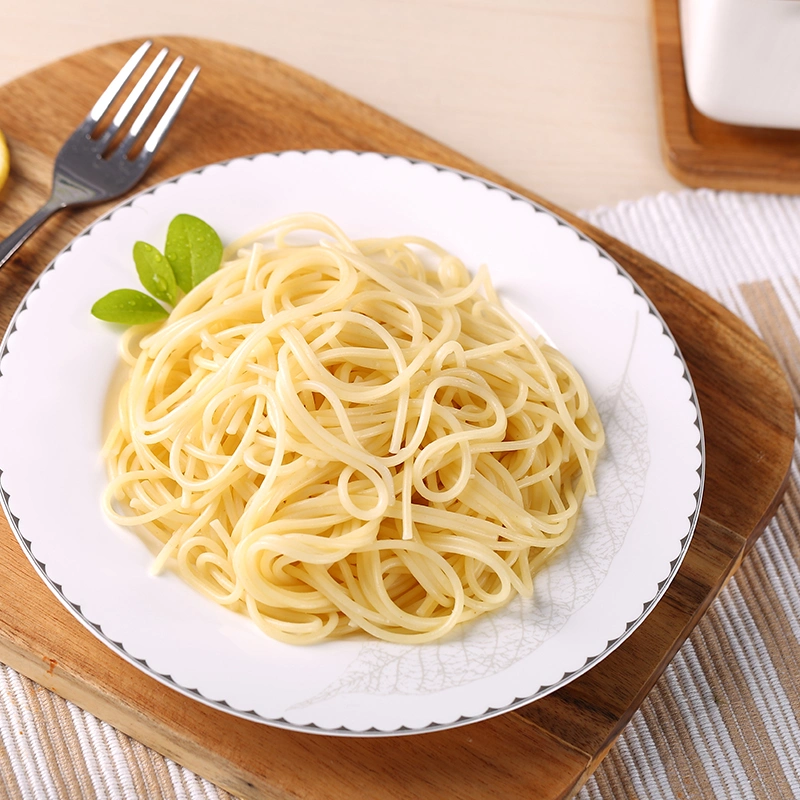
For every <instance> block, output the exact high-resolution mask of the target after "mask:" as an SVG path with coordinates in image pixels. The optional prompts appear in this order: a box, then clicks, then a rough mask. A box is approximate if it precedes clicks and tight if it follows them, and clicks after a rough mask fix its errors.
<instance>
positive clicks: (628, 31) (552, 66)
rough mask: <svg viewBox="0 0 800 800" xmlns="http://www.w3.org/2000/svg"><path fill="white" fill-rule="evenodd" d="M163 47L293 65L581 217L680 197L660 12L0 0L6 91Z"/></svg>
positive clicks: (633, 0)
mask: <svg viewBox="0 0 800 800" xmlns="http://www.w3.org/2000/svg"><path fill="white" fill-rule="evenodd" d="M157 34H179V35H186V36H196V37H204V38H210V39H218V40H222V41H226V42H230V43H233V44H238V45H241V46H243V47H247V48H250V49H253V50H256V51H258V52H260V53H264V54H266V55H269V56H272V57H275V58H278V59H280V60H282V61H284V62H286V63H288V64H290V65H292V66H294V67H298V68H299V69H302V70H305V71H306V72H309V73H310V74H312V75H314V76H316V77H319V78H322V79H323V80H325V81H327V82H329V83H331V84H333V85H334V86H336V87H338V88H340V89H343V90H344V91H346V92H349V93H350V94H352V95H354V96H355V97H357V98H359V99H360V100H363V101H365V102H367V103H369V104H371V105H373V106H375V107H377V108H379V109H380V110H382V111H385V112H387V113H388V114H390V115H392V116H393V117H396V118H397V119H399V120H401V121H402V122H404V123H406V124H409V125H411V126H413V127H415V128H417V129H418V130H420V131H422V132H423V133H426V134H428V135H429V136H432V137H434V138H436V139H438V140H440V141H442V142H444V143H445V144H447V145H448V146H450V147H452V148H454V149H456V150H459V151H461V152H462V153H465V154H466V155H468V156H470V157H471V158H473V159H475V160H476V161H479V162H481V163H483V164H485V165H486V166H487V167H490V168H491V169H493V170H495V171H497V172H499V173H500V174H501V175H505V176H506V177H508V178H510V179H513V180H514V181H516V182H517V183H519V184H521V185H523V186H526V187H528V188H530V189H532V190H534V191H536V192H537V193H538V194H540V195H542V196H544V197H546V198H548V199H550V200H552V201H553V202H555V203H557V204H559V205H561V206H563V207H565V208H567V209H569V210H572V211H578V210H581V209H590V208H595V207H597V206H600V205H613V204H614V203H616V202H618V201H620V200H625V199H635V198H638V197H641V196H643V195H647V194H655V193H657V192H659V191H661V190H667V191H674V190H676V189H677V188H679V184H678V183H677V181H675V180H674V179H673V178H672V177H671V176H670V175H669V174H668V172H667V170H666V168H665V167H664V165H663V162H662V160H661V156H660V150H659V136H658V122H657V115H658V109H657V100H656V79H655V73H654V67H653V58H652V38H651V32H650V2H649V0H225V2H221V0H208V2H202V0H201V1H200V2H198V0H139V2H137V3H136V4H133V5H131V4H126V3H109V2H108V0H23V2H13V0H0V39H1V40H2V45H0V83H5V82H7V81H9V80H11V79H13V78H15V77H18V76H20V75H23V74H24V73H26V72H28V71H30V70H33V69H35V68H37V67H40V66H43V65H45V64H47V63H48V62H50V61H53V60H55V59H58V58H61V57H63V56H66V55H69V54H71V53H75V52H78V51H80V50H84V49H87V48H90V47H93V46H96V45H99V44H104V43H107V42H111V41H115V40H119V39H127V38H132V37H136V36H145V35H157ZM2 127H3V109H2V108H0V129H2Z"/></svg>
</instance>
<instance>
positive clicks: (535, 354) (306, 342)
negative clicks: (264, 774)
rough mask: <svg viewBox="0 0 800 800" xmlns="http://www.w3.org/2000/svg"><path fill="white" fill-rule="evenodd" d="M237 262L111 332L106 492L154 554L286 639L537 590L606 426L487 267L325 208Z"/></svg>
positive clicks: (401, 635) (435, 625)
mask: <svg viewBox="0 0 800 800" xmlns="http://www.w3.org/2000/svg"><path fill="white" fill-rule="evenodd" d="M309 231H313V232H314V241H313V242H308V241H307V240H308V236H309ZM302 232H305V233H302ZM298 236H301V241H297V240H296V237H298ZM290 239H293V240H294V241H292V242H290V241H289V240H290ZM226 259H227V260H226V263H224V264H223V266H222V267H221V269H220V270H219V271H218V272H217V273H215V274H214V275H212V276H211V277H210V278H207V279H206V280H205V281H203V282H202V283H201V284H200V285H199V286H197V287H196V288H195V289H193V290H192V291H191V292H190V293H189V294H187V295H186V296H185V297H184V298H183V299H182V300H181V301H180V302H179V303H178V305H177V306H176V308H175V309H174V311H173V312H172V314H171V315H170V317H169V319H168V320H167V321H166V323H164V324H163V326H161V327H160V328H158V329H157V330H153V329H148V330H146V332H145V334H144V335H142V331H141V329H140V330H138V331H137V330H136V329H132V330H131V332H130V333H129V334H127V335H126V337H125V339H124V346H123V352H124V358H125V359H126V360H127V362H128V363H129V365H130V375H129V378H128V381H127V384H126V385H125V387H124V388H123V390H122V392H121V394H120V397H119V413H118V421H117V423H116V425H115V426H114V429H113V430H112V432H111V434H110V436H109V439H108V441H107V443H106V448H105V453H106V457H107V459H108V467H109V471H110V477H111V480H110V483H109V486H108V490H107V493H106V496H105V500H104V504H105V508H106V511H107V513H108V515H109V517H110V518H111V519H112V520H114V521H115V522H117V523H119V524H121V525H128V526H139V527H141V528H143V529H145V530H146V531H148V532H149V533H150V534H152V535H153V536H155V537H156V538H157V539H158V540H159V542H161V544H162V548H161V551H160V555H159V556H158V558H157V559H156V564H155V566H154V569H155V570H156V571H158V570H160V569H162V568H163V567H164V565H165V564H167V563H170V564H172V565H173V566H174V567H175V568H176V569H177V571H178V572H179V574H180V575H181V576H182V577H183V578H184V579H185V580H186V581H188V582H189V583H190V584H191V585H192V586H194V587H195V588H197V589H198V590H199V591H201V592H202V593H203V594H205V595H207V596H208V597H210V598H211V599H213V600H215V601H216V602H217V603H221V604H223V605H225V606H229V607H231V608H233V609H236V610H239V611H244V612H246V613H247V614H249V615H250V617H251V618H252V619H253V620H254V621H255V622H256V624H257V625H258V626H259V627H260V628H261V629H262V630H263V631H264V632H266V633H267V634H269V635H270V636H272V637H274V638H276V639H280V640H283V641H286V642H293V643H309V642H316V641H319V640H321V639H323V638H325V637H328V636H336V635H342V634H347V633H351V632H354V631H357V630H362V631H366V632H367V633H369V634H371V635H373V636H376V637H378V638H380V639H384V640H388V641H394V642H429V641H432V640H434V639H436V638H438V637H441V636H443V635H445V634H447V633H448V632H449V631H451V630H452V629H453V628H454V627H455V626H456V625H458V624H460V623H462V622H465V621H467V620H470V619H473V618H475V617H477V616H478V615H480V614H483V613H485V612H487V611H490V610H492V609H496V608H499V607H501V606H504V605H506V604H507V603H508V602H509V601H510V600H511V599H512V598H513V597H514V596H516V595H518V594H519V595H523V596H525V597H529V596H531V594H532V584H533V575H534V573H535V572H536V571H537V569H539V567H540V566H541V565H542V563H543V562H544V561H545V560H546V559H547V558H548V557H549V556H550V555H551V554H552V553H553V552H554V551H555V550H556V549H557V548H559V547H561V546H563V544H564V543H565V542H566V541H567V540H568V539H569V538H570V536H571V535H572V532H573V530H574V528H575V522H576V517H577V514H578V509H579V506H580V503H581V500H582V498H583V496H584V494H585V493H586V492H589V493H592V492H593V491H594V484H593V479H592V470H593V467H594V463H595V460H596V457H597V453H598V450H599V449H600V447H601V446H602V443H603V429H602V425H601V422H600V419H599V417H598V415H597V412H596V410H595V407H594V404H593V403H592V400H591V398H590V397H589V394H588V392H587V390H586V387H585V386H584V383H583V381H582V380H581V378H580V377H579V375H578V374H577V372H576V371H575V369H574V368H573V367H572V365H571V364H570V363H569V362H568V361H567V359H566V358H564V356H562V355H561V354H560V353H559V352H557V351H556V350H554V349H553V348H552V347H550V346H548V345H547V344H546V343H544V342H543V341H541V340H540V341H534V340H533V339H532V338H531V337H530V336H529V335H528V334H527V333H526V332H525V330H524V329H523V328H522V327H521V326H520V324H519V323H518V322H516V321H515V320H514V319H513V318H512V317H511V316H510V315H509V314H508V313H507V312H506V311H504V310H503V308H502V306H501V305H500V302H499V301H498V298H497V296H496V295H495V292H494V290H493V288H492V285H491V283H490V280H489V276H488V273H487V271H486V269H485V268H481V269H480V270H479V271H478V272H477V274H476V275H475V277H474V278H471V277H470V275H469V273H468V272H467V270H466V268H465V267H464V265H463V264H462V263H461V262H460V261H459V260H458V259H456V258H455V257H453V256H452V255H450V254H448V253H447V252H445V251H444V250H442V249H441V248H440V247H438V246H437V245H435V244H433V243H431V242H428V241H425V240H422V239H417V238H411V237H403V238H394V239H374V240H366V241H360V242H353V241H350V240H349V239H348V238H347V237H346V236H345V235H344V234H343V233H342V232H341V231H340V230H339V229H338V228H337V227H336V226H334V225H333V224H332V223H331V222H330V221H328V220H327V219H325V218H323V217H319V216H316V215H298V216H295V217H289V218H286V219H284V220H281V221H279V222H276V223H274V224H273V225H270V226H266V227H265V228H262V229H260V230H258V231H255V232H254V233H253V234H251V235H249V236H248V237H246V238H245V239H243V240H240V241H238V242H236V243H234V245H232V246H231V247H230V248H229V249H228V251H226Z"/></svg>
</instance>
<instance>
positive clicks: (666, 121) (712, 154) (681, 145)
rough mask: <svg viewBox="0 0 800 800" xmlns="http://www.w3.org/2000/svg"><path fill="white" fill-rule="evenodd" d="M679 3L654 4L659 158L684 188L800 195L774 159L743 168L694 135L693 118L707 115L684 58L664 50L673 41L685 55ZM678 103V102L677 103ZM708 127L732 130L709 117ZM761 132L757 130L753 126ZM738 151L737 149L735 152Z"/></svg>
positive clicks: (797, 183) (799, 185)
mask: <svg viewBox="0 0 800 800" xmlns="http://www.w3.org/2000/svg"><path fill="white" fill-rule="evenodd" d="M678 4H679V0H651V2H650V33H651V42H652V45H651V47H652V51H653V65H654V73H655V80H656V100H657V103H656V104H657V112H658V121H659V134H660V137H659V138H660V150H661V157H662V160H663V162H664V165H665V166H666V168H667V170H668V172H669V173H670V174H671V175H672V176H673V177H674V178H676V179H677V180H678V181H680V182H681V183H683V184H685V185H686V186H689V187H692V188H695V189H700V188H709V189H720V190H726V189H727V190H733V191H750V192H771V193H775V194H796V193H798V192H800V173H793V172H792V171H791V170H787V169H784V168H782V164H781V163H780V160H779V159H778V158H777V157H775V158H771V159H769V160H766V161H762V163H760V164H754V165H753V166H752V167H742V166H741V165H740V164H739V163H738V161H737V159H736V158H735V155H736V153H731V152H729V151H727V150H726V149H725V148H720V149H714V148H711V147H708V146H704V145H703V144H702V143H700V142H698V141H697V139H696V138H695V137H694V135H693V134H692V122H691V115H692V114H695V115H698V116H703V115H701V114H700V112H699V111H698V110H697V109H696V108H695V107H694V105H693V104H692V101H691V98H690V97H689V93H688V90H687V87H686V74H685V70H684V65H683V60H682V58H680V57H679V58H677V59H675V57H674V56H675V53H672V57H670V55H669V53H668V52H666V51H667V50H669V49H674V47H673V48H671V47H670V45H669V44H665V42H664V40H665V38H666V39H668V40H669V39H670V38H674V39H675V41H676V42H677V49H678V51H679V53H678V55H680V51H681V28H680V12H679V7H678ZM678 100H679V102H676V101H678ZM705 120H706V121H707V123H708V124H709V125H710V126H719V128H720V129H724V128H730V127H735V126H729V125H726V124H725V123H721V122H720V123H718V122H716V121H715V120H711V119H710V118H708V117H705ZM749 130H753V131H757V130H758V129H755V128H750V129H749ZM737 152H739V151H737Z"/></svg>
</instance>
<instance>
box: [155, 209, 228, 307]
mask: <svg viewBox="0 0 800 800" xmlns="http://www.w3.org/2000/svg"><path fill="white" fill-rule="evenodd" d="M164 252H165V254H166V256H167V259H168V260H169V263H170V265H171V266H172V270H173V272H174V273H175V280H176V281H177V283H178V286H180V287H181V289H183V291H184V292H188V291H190V290H191V289H192V288H193V287H195V286H197V284H198V283H200V281H202V280H204V279H205V278H207V277H208V276H209V275H211V274H213V273H214V272H216V271H217V270H218V269H219V265H220V264H221V263H222V241H221V240H220V238H219V235H218V234H217V232H216V231H215V230H214V229H213V228H212V227H211V226H210V225H208V224H207V223H206V222H203V220H201V219H198V218H197V217H193V216H192V215H191V214H178V216H177V217H175V219H173V220H172V222H170V224H169V228H168V229H167V245H166V247H165V248H164Z"/></svg>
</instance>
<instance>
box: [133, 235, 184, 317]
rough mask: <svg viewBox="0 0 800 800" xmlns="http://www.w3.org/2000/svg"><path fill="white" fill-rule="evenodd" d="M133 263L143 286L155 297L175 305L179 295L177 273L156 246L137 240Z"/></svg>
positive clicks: (134, 247)
mask: <svg viewBox="0 0 800 800" xmlns="http://www.w3.org/2000/svg"><path fill="white" fill-rule="evenodd" d="M133 263H134V264H136V272H137V273H138V274H139V280H140V281H141V282H142V286H144V288H145V289H147V291H148V292H150V294H152V295H153V297H157V298H158V299H159V300H163V301H164V302H165V303H169V304H170V305H171V306H174V305H175V298H176V297H177V296H178V284H177V283H176V282H175V273H174V272H173V271H172V267H171V266H170V265H169V261H167V259H166V258H164V256H162V255H161V253H159V252H158V250H156V248H155V247H153V245H151V244H147V242H136V244H135V245H134V246H133Z"/></svg>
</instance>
